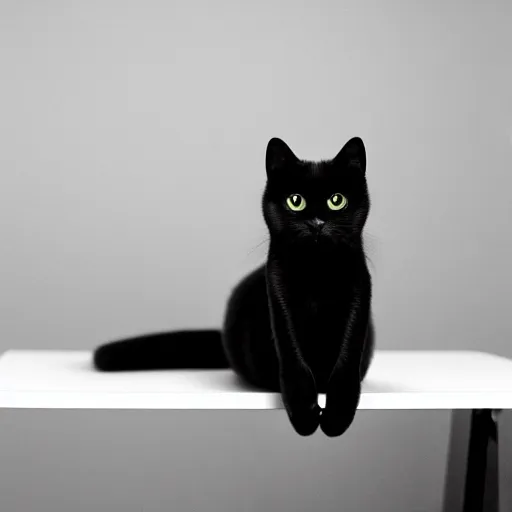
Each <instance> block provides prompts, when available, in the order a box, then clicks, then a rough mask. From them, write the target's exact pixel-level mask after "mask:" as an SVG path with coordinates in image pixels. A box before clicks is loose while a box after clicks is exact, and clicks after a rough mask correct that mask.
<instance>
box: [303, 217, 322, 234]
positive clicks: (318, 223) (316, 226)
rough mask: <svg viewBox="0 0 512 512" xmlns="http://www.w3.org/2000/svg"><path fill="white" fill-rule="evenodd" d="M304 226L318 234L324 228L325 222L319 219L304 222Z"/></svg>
mask: <svg viewBox="0 0 512 512" xmlns="http://www.w3.org/2000/svg"><path fill="white" fill-rule="evenodd" d="M306 224H307V225H308V226H309V228H310V229H311V230H312V231H314V232H315V233H320V231H322V228H323V227H324V224H325V221H324V220H322V219H319V218H315V219H313V220H308V221H306Z"/></svg>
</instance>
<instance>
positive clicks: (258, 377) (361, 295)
mask: <svg viewBox="0 0 512 512" xmlns="http://www.w3.org/2000/svg"><path fill="white" fill-rule="evenodd" d="M266 170H267V186H266V189H265V192H264V194H263V215H264V218H265V222H266V224H267V226H268V229H269V233H270V247H269V251H268V257H267V261H266V264H265V265H263V266H262V267H260V268H258V269H256V270H255V271H253V272H252V273H251V274H249V275H248V276H247V277H245V278H244V279H243V280H242V281H241V282H240V283H239V284H238V286H237V287H236V288H235V289H234V291H233V293H232V295H231V297H230V299H229V301H228V305H227V308H226V314H225V318H224V326H223V329H222V333H221V332H219V331H188V332H187V331H181V332H177V333H162V334H156V335H149V336H143V337H138V338H132V339H130V340H123V341H118V342H113V343H110V344H107V345H103V346H101V347H99V348H98V349H97V350H96V351H95V354H94V363H95V365H96V367H97V368H98V369H100V370H104V371H115V370H136V369H150V368H155V369H156V368H222V367H228V366H229V367H231V368H232V369H233V370H234V371H236V372H237V373H238V374H239V375H240V376H241V377H242V378H244V379H245V380H247V381H248V382H250V383H252V384H254V385H256V386H259V387H261V388H265V389H269V390H274V391H280V392H281V394H282V397H283V402H284V404H285V407H286V410H287V413H288V416H289V418H290V421H291V423H292V425H293V427H294V428H295V430H296V432H298V433H299V434H301V435H311V434H312V433H313V432H315V431H316V430H317V428H318V426H319V425H320V427H321V429H322V430H323V432H324V433H325V434H326V435H328V436H331V437H332V436H339V435H341V434H342V433H343V432H345V431H346V429H347V428H348V427H349V426H350V424H351V423H352V420H353V418H354V415H355V412H356V409H357V405H358V403H359V397H360V391H361V381H362V380H363V378H364V376H365V375H366V372H367V370H368V367H369V365H370V362H371V357H372V354H373V347H374V330H373V322H372V317H371V277H370V274H369V271H368V267H367V264H366V257H365V253H364V248H363V240H362V232H363V228H364V225H365V222H366V219H367V217H368V213H369V209H370V201H369V195H368V189H367V184H366V177H365V174H366V152H365V148H364V144H363V142H362V140H361V139H359V138H353V139H351V140H350V141H349V142H347V144H345V146H344V147H343V149H342V150H341V151H340V152H339V153H338V155H337V156H336V157H335V158H334V159H332V160H328V161H322V162H309V161H304V160H300V159H298V158H297V157H296V156H295V155H294V154H293V152H292V151H291V150H290V148H289V147H288V146H287V145H286V144H285V143H284V142H283V141H281V140H280V139H272V140H271V141H270V142H269V144H268V147H267V154H266ZM336 193H339V194H343V196H345V198H346V199H347V204H346V206H345V207H344V208H342V209H340V210H338V211H333V210H332V209H330V208H329V207H328V204H327V201H328V199H329V198H330V197H331V196H332V195H333V194H336ZM293 194H300V195H301V196H302V197H303V198H304V199H305V202H306V203H305V204H306V207H305V208H304V209H302V210H301V211H293V210H292V209H291V207H290V206H289V205H288V204H287V198H288V197H289V196H291V195H293ZM295 199H296V198H295ZM337 199H338V200H339V197H338V198H337ZM296 201H298V199H296ZM319 392H321V393H326V395H327V396H326V406H325V408H324V409H323V410H321V408H320V407H319V405H318V400H317V398H318V397H317V395H318V393H319Z"/></svg>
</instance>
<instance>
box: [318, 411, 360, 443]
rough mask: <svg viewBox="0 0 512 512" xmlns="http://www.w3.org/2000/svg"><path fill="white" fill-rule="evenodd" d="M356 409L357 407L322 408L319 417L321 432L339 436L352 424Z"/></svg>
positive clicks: (329, 435) (330, 435)
mask: <svg viewBox="0 0 512 512" xmlns="http://www.w3.org/2000/svg"><path fill="white" fill-rule="evenodd" d="M356 410H357V407H356V408H353V407H352V408H347V409H343V408H330V409H324V410H323V412H322V416H321V418H320V428H321V429H322V432H323V433H324V434H325V435H326V436H328V437H338V436H341V435H342V434H344V433H345V432H346V431H347V430H348V428H349V427H350V425H352V422H353V421H354V417H355V414H356Z"/></svg>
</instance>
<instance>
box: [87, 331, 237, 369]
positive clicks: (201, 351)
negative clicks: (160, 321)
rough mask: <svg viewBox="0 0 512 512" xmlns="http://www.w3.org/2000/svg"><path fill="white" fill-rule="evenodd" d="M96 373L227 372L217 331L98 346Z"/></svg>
mask: <svg viewBox="0 0 512 512" xmlns="http://www.w3.org/2000/svg"><path fill="white" fill-rule="evenodd" d="M93 363H94V366H95V367H96V369H98V370H101V371H105V372H115V371H129V370H163V369H173V368H174V369H178V368H183V369H185V368H190V369H195V368H203V369H204V368H228V367H229V363H228V360H227V359H226V355H225V353H224V349H223V347H222V338H221V333H220V331H216V330H201V331H176V332H169V333H157V334H147V335H143V336H137V337H135V338H128V339H124V340H120V341H113V342H111V343H107V344H105V345H101V346H99V347H98V348H97V349H96V350H95V351H94V355H93Z"/></svg>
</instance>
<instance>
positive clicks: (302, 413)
mask: <svg viewBox="0 0 512 512" xmlns="http://www.w3.org/2000/svg"><path fill="white" fill-rule="evenodd" d="M321 411H322V409H321V408H320V406H319V405H318V404H313V405H312V406H310V407H300V408H299V407H296V408H294V409H289V410H288V417H289V418H290V422H291V424H292V426H293V428H294V429H295V432H297V434H299V435H301V436H310V435H312V434H314V433H315V432H316V430H317V429H318V426H319V425H320V413H321Z"/></svg>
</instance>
